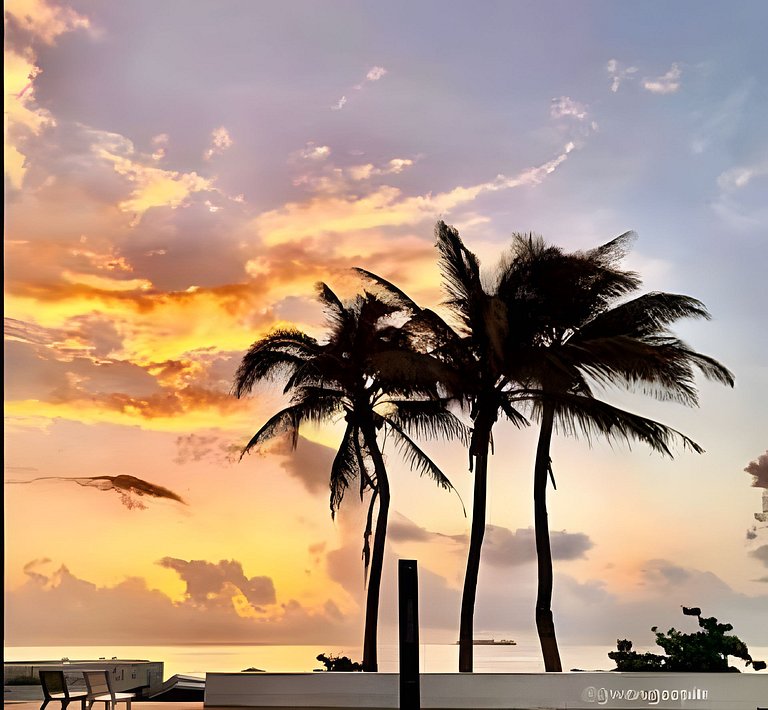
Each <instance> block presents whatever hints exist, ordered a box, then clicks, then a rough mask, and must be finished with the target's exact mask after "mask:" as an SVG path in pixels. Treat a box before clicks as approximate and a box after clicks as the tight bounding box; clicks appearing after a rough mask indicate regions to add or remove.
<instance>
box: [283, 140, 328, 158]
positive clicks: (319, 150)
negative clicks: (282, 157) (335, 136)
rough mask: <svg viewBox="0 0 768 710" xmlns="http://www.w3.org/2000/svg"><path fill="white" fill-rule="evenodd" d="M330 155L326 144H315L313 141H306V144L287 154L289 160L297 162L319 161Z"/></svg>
mask: <svg viewBox="0 0 768 710" xmlns="http://www.w3.org/2000/svg"><path fill="white" fill-rule="evenodd" d="M330 155H331V149H330V147H329V146H327V145H317V143H315V142H314V141H307V143H306V145H305V146H304V147H303V148H302V149H301V150H297V151H295V152H293V153H291V155H290V156H289V159H288V160H289V162H292V163H297V162H300V161H305V160H309V161H315V162H319V161H322V160H325V159H326V158H328V157H329V156H330Z"/></svg>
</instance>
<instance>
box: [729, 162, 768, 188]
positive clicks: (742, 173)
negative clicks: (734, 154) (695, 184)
mask: <svg viewBox="0 0 768 710" xmlns="http://www.w3.org/2000/svg"><path fill="white" fill-rule="evenodd" d="M763 175H768V160H766V161H762V162H758V163H754V164H752V165H742V166H736V167H734V168H729V169H728V170H726V171H724V172H722V173H720V175H719V176H718V178H717V184H718V185H719V187H720V188H721V189H722V190H724V191H726V192H735V191H736V190H740V189H741V188H743V187H746V186H747V185H749V183H750V182H751V181H752V180H753V179H754V178H757V177H762V176H763Z"/></svg>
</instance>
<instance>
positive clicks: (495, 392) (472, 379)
mask: <svg viewBox="0 0 768 710" xmlns="http://www.w3.org/2000/svg"><path fill="white" fill-rule="evenodd" d="M435 237H436V245H437V248H438V251H439V253H440V257H439V266H440V270H441V272H442V274H443V279H444V288H445V290H446V293H447V300H446V301H445V305H446V306H447V307H448V309H449V310H450V311H451V313H452V314H453V315H454V316H455V318H456V319H457V321H458V328H457V330H454V328H452V327H451V326H450V325H448V324H447V323H446V322H445V321H444V320H443V319H442V318H441V317H440V316H438V315H437V314H436V313H434V312H433V311H431V310H429V309H422V308H420V307H419V306H418V305H417V304H416V303H415V302H414V301H413V300H412V299H410V298H409V297H408V296H407V295H406V294H405V293H403V292H402V291H401V290H400V289H399V288H397V287H396V286H395V285H394V284H392V283H390V282H389V281H387V280H385V279H383V278H381V277H379V276H376V275H375V274H372V273H371V272H368V271H365V270H363V269H358V271H359V272H361V273H363V274H364V275H365V276H367V277H368V278H370V279H372V280H373V281H375V282H376V283H378V284H379V285H380V286H382V287H383V288H384V289H385V291H386V292H387V293H388V294H389V295H390V296H391V297H393V298H396V299H398V303H399V304H400V305H401V306H402V307H404V308H406V309H407V310H408V311H409V313H410V315H411V320H410V322H409V332H410V333H411V334H412V335H415V336H416V339H417V340H419V341H420V342H421V344H422V346H423V347H425V348H426V349H428V350H429V352H430V355H431V356H432V358H431V362H432V365H431V367H432V374H433V376H435V377H437V378H438V379H439V380H440V382H441V384H442V385H443V387H444V388H446V390H447V391H446V395H447V396H448V397H449V398H451V399H453V400H458V401H460V402H461V403H462V404H464V405H465V406H466V407H467V409H468V410H469V414H470V418H471V420H472V434H471V437H470V441H469V469H470V471H472V472H473V476H474V486H473V500H472V523H471V530H470V536H469V550H468V554H467V567H466V572H465V575H464V586H463V591H462V597H461V612H460V621H459V670H460V671H461V672H471V671H472V668H473V652H474V646H473V621H474V611H475V599H476V593H477V579H478V574H479V570H480V554H481V549H482V544H483V537H484V534H485V520H486V502H487V483H488V457H489V453H490V451H491V448H492V442H493V436H492V435H493V427H494V425H495V424H496V422H497V421H498V419H499V417H500V416H501V417H506V418H507V419H508V420H510V421H511V422H512V423H513V424H515V425H516V426H524V425H526V424H527V420H526V418H525V417H524V416H523V415H522V414H521V413H520V412H519V411H518V410H517V409H516V408H515V406H513V401H512V399H511V397H512V394H513V383H514V381H513V380H510V378H509V377H508V376H507V374H506V370H507V369H508V368H507V364H508V361H509V356H508V353H507V349H508V348H509V347H510V339H511V338H510V336H511V335H512V334H510V332H509V322H508V318H507V314H506V305H505V304H504V302H503V301H502V300H501V299H500V298H499V297H498V295H497V294H496V293H495V292H493V291H488V290H486V288H485V287H484V285H483V283H482V280H481V275H480V262H479V261H478V259H477V257H476V256H475V255H474V254H473V253H472V252H470V251H469V250H468V249H467V248H466V247H465V246H464V244H463V242H462V241H461V237H460V236H459V233H458V231H457V230H456V229H454V228H453V227H449V226H448V225H446V224H445V223H444V222H442V221H440V222H438V223H437V226H436V227H435ZM439 365H442V367H439Z"/></svg>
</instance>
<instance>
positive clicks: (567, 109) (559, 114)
mask: <svg viewBox="0 0 768 710" xmlns="http://www.w3.org/2000/svg"><path fill="white" fill-rule="evenodd" d="M549 115H550V116H551V117H552V118H564V117H568V118H575V119H576V120H578V121H583V120H585V119H586V118H587V116H588V115H589V114H588V113H587V107H586V106H585V105H584V104H582V103H579V102H578V101H574V100H573V99H571V98H569V97H568V96H561V97H560V98H555V99H552V102H551V103H550V107H549Z"/></svg>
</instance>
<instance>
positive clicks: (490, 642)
mask: <svg viewBox="0 0 768 710" xmlns="http://www.w3.org/2000/svg"><path fill="white" fill-rule="evenodd" d="M456 645H457V646H458V645H459V641H457V642H456ZM472 645H473V646H517V641H512V640H511V639H499V640H498V641H497V640H496V639H475V640H474V641H472Z"/></svg>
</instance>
